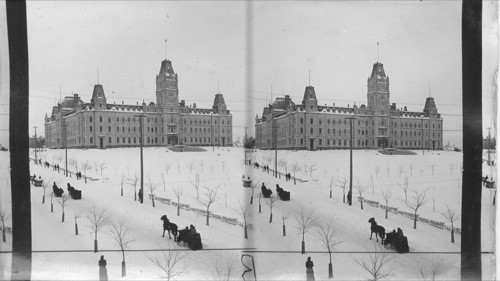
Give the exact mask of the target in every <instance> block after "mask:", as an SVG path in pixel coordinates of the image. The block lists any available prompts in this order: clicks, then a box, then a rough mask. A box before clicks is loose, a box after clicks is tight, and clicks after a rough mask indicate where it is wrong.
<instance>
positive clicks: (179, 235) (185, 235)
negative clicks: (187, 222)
mask: <svg viewBox="0 0 500 281" xmlns="http://www.w3.org/2000/svg"><path fill="white" fill-rule="evenodd" d="M161 220H162V221H163V237H165V231H167V232H168V238H169V239H171V236H170V233H172V235H173V236H174V241H175V242H177V245H179V244H180V242H184V244H187V245H188V247H189V248H190V249H191V250H199V249H202V248H203V245H202V243H201V236H200V234H199V233H198V232H196V228H195V227H194V226H193V225H191V226H190V228H188V227H187V226H186V228H185V229H181V230H179V231H178V229H177V225H176V224H175V223H172V222H170V221H169V220H168V218H167V216H166V215H163V216H162V217H161Z"/></svg>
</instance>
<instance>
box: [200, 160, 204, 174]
mask: <svg viewBox="0 0 500 281" xmlns="http://www.w3.org/2000/svg"><path fill="white" fill-rule="evenodd" d="M203 166H205V162H204V161H203V159H201V160H200V169H201V173H202V174H203Z"/></svg>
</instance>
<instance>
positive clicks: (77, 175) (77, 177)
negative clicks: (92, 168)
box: [75, 172, 82, 180]
mask: <svg viewBox="0 0 500 281" xmlns="http://www.w3.org/2000/svg"><path fill="white" fill-rule="evenodd" d="M75 175H76V179H77V180H79V179H81V178H82V172H76V174H75Z"/></svg>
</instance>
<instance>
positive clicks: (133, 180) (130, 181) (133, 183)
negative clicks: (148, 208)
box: [127, 175, 139, 201]
mask: <svg viewBox="0 0 500 281" xmlns="http://www.w3.org/2000/svg"><path fill="white" fill-rule="evenodd" d="M127 181H128V184H130V185H131V186H133V187H134V201H137V182H138V181H139V178H138V177H137V175H134V176H133V177H130V178H127Z"/></svg>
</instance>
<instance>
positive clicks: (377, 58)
mask: <svg viewBox="0 0 500 281" xmlns="http://www.w3.org/2000/svg"><path fill="white" fill-rule="evenodd" d="M378 44H379V43H378V42H377V62H379V52H378Z"/></svg>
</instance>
